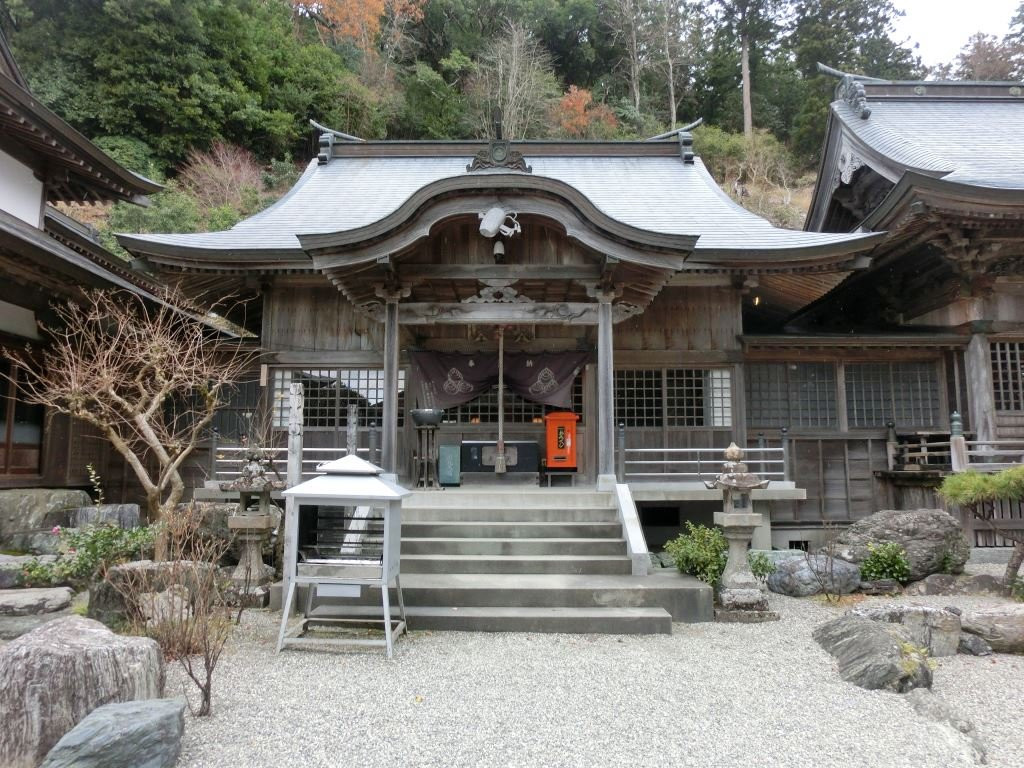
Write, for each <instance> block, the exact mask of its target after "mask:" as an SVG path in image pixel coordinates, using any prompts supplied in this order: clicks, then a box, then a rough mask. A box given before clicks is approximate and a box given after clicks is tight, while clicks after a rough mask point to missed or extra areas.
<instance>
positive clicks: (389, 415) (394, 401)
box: [381, 292, 399, 476]
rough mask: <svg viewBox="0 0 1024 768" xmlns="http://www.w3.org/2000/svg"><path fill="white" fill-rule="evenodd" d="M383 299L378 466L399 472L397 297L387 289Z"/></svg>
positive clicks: (392, 472) (388, 470)
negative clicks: (382, 356) (381, 403)
mask: <svg viewBox="0 0 1024 768" xmlns="http://www.w3.org/2000/svg"><path fill="white" fill-rule="evenodd" d="M384 299H385V300H386V302H387V303H386V304H385V314H384V418H383V421H384V423H383V425H382V427H383V434H382V435H381V466H382V467H383V468H384V471H385V472H386V473H388V474H390V475H394V476H397V475H398V299H399V293H397V292H390V293H388V294H387V295H386V296H385V297H384Z"/></svg>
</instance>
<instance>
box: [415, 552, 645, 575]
mask: <svg viewBox="0 0 1024 768" xmlns="http://www.w3.org/2000/svg"><path fill="white" fill-rule="evenodd" d="M632 567H633V565H632V562H631V561H630V559H629V558H628V557H626V556H625V555H618V556H614V555H599V556H594V557H584V556H574V555H539V556H530V555H507V556H502V555H405V554H403V555H402V571H403V573H448V574H456V573H473V574H486V573H580V574H616V573H619V574H629V573H631V572H632Z"/></svg>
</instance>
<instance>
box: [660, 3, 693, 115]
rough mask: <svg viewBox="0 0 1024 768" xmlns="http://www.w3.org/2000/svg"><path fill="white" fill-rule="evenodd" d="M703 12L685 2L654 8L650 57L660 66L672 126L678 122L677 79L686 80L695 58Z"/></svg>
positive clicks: (661, 4)
mask: <svg viewBox="0 0 1024 768" xmlns="http://www.w3.org/2000/svg"><path fill="white" fill-rule="evenodd" d="M701 13H702V9H701V8H700V7H699V6H697V5H693V4H691V3H689V2H686V0H662V1H661V2H658V3H656V4H655V6H654V14H653V16H652V23H651V49H652V57H653V58H654V59H655V61H656V62H657V64H658V65H659V66H660V67H661V69H662V71H663V73H664V75H665V84H666V86H667V88H668V111H669V122H670V123H671V124H672V125H671V127H672V128H675V127H676V123H677V120H678V117H677V114H676V112H677V110H678V108H679V101H680V99H679V96H678V95H677V91H676V89H677V85H678V84H679V81H680V78H683V83H685V81H686V80H685V78H687V77H688V70H689V68H690V65H691V64H692V62H693V59H694V57H695V51H696V49H697V39H698V38H699V36H700V34H701V32H702V31H703V26H704V25H703V20H702V19H701Z"/></svg>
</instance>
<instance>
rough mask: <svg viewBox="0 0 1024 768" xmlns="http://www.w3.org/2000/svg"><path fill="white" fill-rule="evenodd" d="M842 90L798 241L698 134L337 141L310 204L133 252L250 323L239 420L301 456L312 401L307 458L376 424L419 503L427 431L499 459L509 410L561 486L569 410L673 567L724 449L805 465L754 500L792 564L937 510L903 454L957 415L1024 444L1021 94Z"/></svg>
mask: <svg viewBox="0 0 1024 768" xmlns="http://www.w3.org/2000/svg"><path fill="white" fill-rule="evenodd" d="M834 74H836V75H838V76H840V78H841V79H840V84H839V87H838V89H837V98H836V100H835V102H833V104H832V105H831V112H830V117H829V122H828V127H827V137H826V142H825V147H824V152H823V159H822V166H821V171H820V174H819V177H818V180H817V185H816V187H815V191H814V198H813V203H812V207H811V210H810V212H809V214H808V219H807V225H806V228H805V231H791V230H786V229H780V228H777V227H774V226H772V225H771V224H770V223H769V222H767V221H765V220H764V219H762V218H760V217H758V216H756V215H754V214H753V213H751V212H749V211H746V210H744V209H743V208H742V207H740V206H739V205H737V204H736V203H735V202H733V201H732V200H731V199H730V198H729V197H728V196H727V195H726V194H724V193H723V192H722V191H721V190H720V189H719V187H718V185H717V184H716V183H715V181H714V180H713V179H712V178H711V176H710V174H709V173H708V171H707V169H706V168H705V167H704V165H703V164H702V162H701V160H700V158H699V156H696V155H695V152H694V148H693V145H692V138H691V136H690V135H689V134H688V133H686V132H685V131H683V132H679V133H678V134H676V135H674V136H670V137H669V138H665V139H660V140H652V141H642V142H573V141H514V142H509V141H504V140H501V139H496V140H492V141H490V142H482V141H478V142H458V141H454V142H431V141H425V142H387V141H384V142H366V141H359V140H353V138H352V137H347V136H344V135H343V134H338V133H336V132H333V131H330V130H325V131H324V132H323V133H322V136H321V150H320V154H319V156H318V157H317V158H316V159H315V160H313V161H311V162H310V164H309V166H308V167H307V169H306V171H305V173H304V174H303V175H302V177H301V178H300V180H299V181H298V183H297V184H296V185H295V187H294V188H293V189H292V190H291V191H290V192H289V193H288V194H287V195H286V196H285V197H284V198H282V199H281V200H280V201H278V202H277V203H276V204H275V205H273V206H271V207H270V208H268V209H267V210H265V211H263V212H261V213H259V214H257V215H255V216H253V217H251V218H249V219H246V220H244V221H242V222H240V223H239V224H237V225H236V226H235V227H233V228H232V229H230V230H227V231H223V232H210V233H200V234H180V235H179V234H166V235H121V236H120V237H119V239H120V242H121V243H122V245H123V246H124V247H125V248H127V249H128V250H130V251H131V252H132V253H133V254H134V255H136V256H137V257H139V259H140V260H142V263H144V264H145V265H146V267H147V268H148V269H151V270H154V271H157V272H159V273H160V274H161V275H163V276H164V277H165V278H166V279H168V280H170V281H173V282H175V283H176V284H178V285H180V286H182V287H183V288H184V289H185V290H186V291H188V292H192V293H195V294H201V293H204V292H206V293H208V292H209V291H210V290H211V289H212V288H216V290H217V291H220V292H223V293H230V294H232V295H236V296H241V297H244V298H248V299H249V302H248V305H247V307H248V309H247V316H246V318H245V319H244V320H243V321H244V322H247V323H248V324H249V325H250V328H251V329H252V330H254V331H256V332H258V333H259V335H260V339H261V343H262V347H263V349H264V350H265V351H266V357H265V364H264V366H263V368H262V370H261V372H260V375H259V386H258V387H257V386H253V387H251V388H249V389H248V390H247V391H246V393H245V396H246V398H248V400H247V402H240V403H238V404H235V406H234V407H235V408H237V409H243V410H244V409H245V408H250V409H251V408H257V407H261V408H265V409H269V410H271V411H273V414H274V423H275V426H276V427H278V428H280V429H283V428H284V427H286V425H287V392H288V389H289V385H290V384H291V383H294V382H301V383H303V385H304V390H305V414H304V421H305V439H306V441H307V444H309V445H314V446H340V445H343V444H344V440H345V434H346V426H347V418H348V408H349V406H350V405H353V404H355V405H357V406H358V419H359V429H360V430H361V431H362V432H363V433H364V437H363V439H364V441H365V440H368V439H369V438H368V437H367V436H366V433H369V432H371V431H373V430H374V429H375V428H377V429H379V430H380V450H381V452H380V455H379V459H380V461H381V463H382V464H383V466H384V467H385V469H386V470H388V471H389V472H392V473H395V474H396V475H398V476H399V477H401V478H405V479H407V480H412V479H414V476H415V469H416V467H415V459H416V451H417V448H416V432H415V427H414V425H413V423H412V420H411V419H410V418H409V417H408V416H409V411H410V409H413V408H416V407H420V408H423V407H439V408H442V409H443V410H444V415H443V418H442V423H441V425H440V428H439V442H440V444H441V445H442V446H444V445H460V444H462V445H464V444H467V443H480V444H484V445H486V444H487V443H488V442H493V441H495V440H496V439H497V437H498V436H499V424H498V421H499V412H500V415H501V421H502V424H501V436H502V437H503V439H504V440H505V441H509V442H516V443H525V444H530V443H534V444H536V445H537V446H538V451H537V454H538V458H537V465H536V466H535V465H534V464H533V463H532V462H530V461H528V460H526V461H525V462H524V466H522V467H519V469H520V470H530V471H535V470H540V471H541V472H542V473H543V470H544V465H545V458H546V457H545V455H544V453H545V451H544V448H543V442H544V440H543V432H544V423H543V422H544V416H545V414H546V413H547V412H550V411H552V410H570V411H572V412H574V413H575V414H576V415H577V416H578V417H579V422H578V424H577V427H576V428H577V447H578V468H577V472H576V477H575V482H576V485H577V486H590V487H594V486H598V487H601V486H604V487H607V484H608V483H609V482H613V481H614V479H615V478H618V480H619V481H624V482H627V483H628V484H629V485H630V487H631V488H632V489H633V495H634V497H635V498H636V500H637V501H638V502H639V503H640V507H641V512H642V516H644V517H645V521H646V522H647V526H646V528H647V531H648V535H649V537H652V538H653V539H654V540H655V543H657V540H658V539H659V538H663V536H664V535H667V532H668V531H670V530H672V529H674V528H675V527H676V526H677V525H678V524H679V520H680V519H686V518H688V517H692V518H695V519H697V518H700V517H701V516H702V515H703V516H706V515H707V514H709V510H710V509H711V508H712V507H713V506H714V501H713V496H708V495H707V494H706V493H705V494H703V495H702V493H701V492H700V491H699V490H698V489H697V488H696V486H697V485H698V483H697V482H696V481H697V480H698V479H699V477H700V476H703V475H706V474H708V472H710V471H712V470H713V469H714V468H716V467H717V462H718V461H719V459H718V456H719V455H720V454H719V451H720V450H721V449H722V448H724V447H725V446H726V445H728V443H729V442H731V441H735V442H737V443H738V444H740V445H744V446H747V447H749V448H751V449H756V448H757V447H759V446H760V447H769V448H770V447H772V446H776V447H777V446H785V457H786V458H785V467H784V471H780V472H779V477H778V479H779V480H780V482H778V483H773V486H772V487H773V488H774V489H775V491H776V492H775V493H771V492H762V495H761V496H760V497H759V498H760V499H761V503H762V504H764V505H766V506H764V507H762V508H763V509H765V510H766V511H767V510H770V516H771V523H772V533H771V539H770V541H771V543H772V544H773V545H774V546H777V547H787V546H790V545H794V546H806V545H807V543H808V542H810V543H814V541H815V540H816V538H817V537H818V536H819V535H820V529H821V526H822V525H823V524H825V523H828V522H837V523H843V522H847V521H850V520H853V519H857V518H859V517H862V516H864V515H867V514H870V513H871V512H873V511H875V510H877V509H882V508H886V507H890V506H894V505H901V504H904V503H913V502H915V501H916V500H919V499H920V498H923V496H922V495H921V494H922V493H924V492H926V490H927V489H924V491H922V487H921V484H920V483H919V482H917V480H919V479H920V478H921V477H923V475H920V474H916V475H913V477H912V478H911V479H910V480H907V477H908V473H909V472H912V471H914V470H917V469H920V467H914V466H910V464H911V463H913V462H903V461H902V459H901V451H904V452H905V450H906V446H908V445H914V446H917V445H920V444H921V443H922V442H924V443H927V442H928V441H929V440H932V441H934V440H940V441H941V439H942V437H943V436H945V439H946V440H948V435H949V430H950V414H951V412H953V411H959V412H960V413H961V414H964V417H965V421H966V426H967V429H968V431H969V432H970V433H971V434H972V435H973V436H976V437H977V438H979V439H983V440H985V439H994V438H996V437H1002V436H1017V431H1016V430H1020V429H1021V427H1022V426H1024V404H1022V398H1024V393H1022V390H1021V379H1020V367H1019V366H1020V359H1021V341H1022V340H1024V337H1021V336H1020V335H1019V331H1018V329H1020V327H1021V326H1020V321H1021V320H1022V319H1024V317H1022V316H1021V314H1022V310H1021V309H1020V306H1021V305H1020V302H1019V300H1018V299H1017V296H1018V295H1019V291H1020V285H1019V284H1020V282H1021V278H1020V269H1019V268H1018V267H1017V266H1016V265H1017V257H1018V256H1019V255H1020V252H1021V243H1022V242H1024V240H1022V237H1021V235H1022V232H1021V213H1022V208H1021V204H1022V202H1024V191H1022V189H1021V187H1022V184H1024V181H1022V180H1021V179H1022V177H1021V176H1020V174H1019V171H1018V168H1019V167H1020V161H1021V160H1022V159H1024V158H1022V157H1021V155H1022V154H1024V149H1022V146H1024V141H1022V140H1024V136H1022V135H1021V134H1022V133H1024V119H1022V118H1024V104H1022V101H1021V95H1020V87H1019V86H1018V85H1015V84H1010V83H995V84H973V83H930V82H925V83H891V82H883V81H878V80H873V79H870V78H864V77H854V76H850V75H844V74H843V73H834ZM499 135H500V127H499ZM237 319H241V318H237ZM1015 331H1018V335H1017V336H1015V335H1014V334H1015ZM499 336H500V337H501V338H500V342H501V347H502V352H503V354H502V360H503V362H504V364H505V370H504V371H503V378H502V381H503V383H504V384H505V386H504V388H503V392H504V399H503V401H502V402H501V403H500V404H499V402H498V397H497V387H496V386H495V381H496V378H495V377H496V370H497V367H496V366H497V363H496V360H497V352H498V347H499ZM244 399H245V398H243V400H244ZM499 406H500V407H499ZM710 449H715V450H714V451H712V450H710ZM687 451H689V453H687ZM531 453H532V452H531V451H525V453H524V456H526V455H529V454H531ZM490 455H491V458H492V461H491V462H490V464H488V463H487V462H484V464H485V466H474V467H467V466H463V467H462V471H463V472H467V471H470V470H482V471H484V472H493V455H494V454H493V452H492V453H491V454H490ZM709 461H710V462H711V463H710V464H708V462H709ZM936 461H937V462H939V464H941V456H932V457H931V458H929V459H926V460H925V463H928V464H931V465H932V466H930V467H929V468H930V469H938V470H939V471H941V469H942V467H941V466H937V465H935V464H934V463H935V462H936ZM947 461H948V457H947ZM766 466H767V462H766ZM514 474H515V472H514V471H512V472H510V473H509V477H511V476H512V475H514ZM915 478H916V480H915ZM783 479H784V480H785V482H781V481H782V480H783ZM912 481H913V482H912ZM925 495H926V494H925ZM762 543H767V540H765V539H762Z"/></svg>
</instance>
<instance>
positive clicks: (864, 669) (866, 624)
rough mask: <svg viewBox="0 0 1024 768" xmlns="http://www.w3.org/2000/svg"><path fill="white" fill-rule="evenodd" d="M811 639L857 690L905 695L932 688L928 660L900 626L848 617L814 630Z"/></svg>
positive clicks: (908, 633)
mask: <svg viewBox="0 0 1024 768" xmlns="http://www.w3.org/2000/svg"><path fill="white" fill-rule="evenodd" d="M814 639H815V640H816V641H817V642H818V644H819V645H820V646H821V647H822V648H824V649H825V650H826V651H828V652H829V653H831V654H832V655H833V656H835V658H836V662H837V664H838V666H839V676H840V677H842V678H843V680H846V681H847V682H850V683H853V684H854V685H859V686H860V687H861V688H867V689H868V690H890V691H897V692H899V693H905V692H906V691H909V690H911V689H913V688H931V686H932V669H931V667H930V666H929V664H928V657H927V656H926V655H925V654H924V653H922V651H921V649H920V648H919V647H918V646H917V644H916V643H915V642H914V638H913V636H912V635H911V633H910V630H908V629H907V628H906V627H904V626H903V625H901V624H889V623H887V622H879V621H872V620H871V619H866V618H864V617H863V616H856V615H854V614H850V613H848V614H846V615H844V616H840V617H839V618H837V619H833V620H832V621H829V622H827V623H825V624H822V625H821V626H820V627H818V628H817V629H815V630H814Z"/></svg>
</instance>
